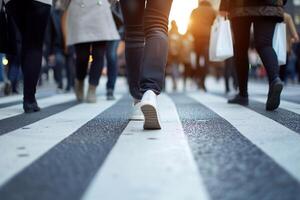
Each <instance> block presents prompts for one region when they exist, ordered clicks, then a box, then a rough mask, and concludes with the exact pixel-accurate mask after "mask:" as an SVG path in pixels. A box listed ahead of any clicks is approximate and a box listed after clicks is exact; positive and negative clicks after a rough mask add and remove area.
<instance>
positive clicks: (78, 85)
mask: <svg viewBox="0 0 300 200" xmlns="http://www.w3.org/2000/svg"><path fill="white" fill-rule="evenodd" d="M75 95H76V99H77V101H79V102H82V101H83V99H84V81H79V80H75Z"/></svg>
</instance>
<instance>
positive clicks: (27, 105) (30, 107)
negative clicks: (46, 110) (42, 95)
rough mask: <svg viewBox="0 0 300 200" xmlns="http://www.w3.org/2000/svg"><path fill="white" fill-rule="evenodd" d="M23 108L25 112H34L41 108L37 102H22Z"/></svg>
mask: <svg viewBox="0 0 300 200" xmlns="http://www.w3.org/2000/svg"><path fill="white" fill-rule="evenodd" d="M23 109H24V112H25V113H34V112H39V111H40V110H41V109H40V107H39V106H38V104H37V102H33V103H32V102H23Z"/></svg>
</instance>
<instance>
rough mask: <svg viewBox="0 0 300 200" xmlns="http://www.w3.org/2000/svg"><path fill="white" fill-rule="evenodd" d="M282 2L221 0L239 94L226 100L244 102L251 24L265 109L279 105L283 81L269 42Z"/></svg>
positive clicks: (272, 108) (247, 102)
mask: <svg viewBox="0 0 300 200" xmlns="http://www.w3.org/2000/svg"><path fill="white" fill-rule="evenodd" d="M285 3H286V1H285V2H283V0H274V1H269V0H268V1H261V0H222V1H221V10H222V11H228V12H229V14H230V18H231V21H232V28H233V33H234V40H235V61H236V65H235V66H236V71H237V77H238V82H239V94H238V95H236V96H235V97H234V98H233V99H230V100H229V101H228V103H231V104H242V105H248V104H249V100H248V73H249V61H248V49H249V38H250V28H251V25H252V24H253V26H254V38H255V47H256V50H257V52H258V53H259V55H260V57H261V59H262V62H263V64H264V66H265V68H266V70H267V74H268V78H269V86H270V88H269V94H268V100H267V103H266V110H270V111H271V110H275V109H277V108H278V107H279V104H280V95H281V91H282V89H283V83H282V82H281V80H280V78H279V64H278V59H277V55H276V52H275V51H274V49H273V46H272V41H273V35H274V30H275V26H276V24H277V23H278V22H282V21H283V14H284V9H283V6H284V4H285Z"/></svg>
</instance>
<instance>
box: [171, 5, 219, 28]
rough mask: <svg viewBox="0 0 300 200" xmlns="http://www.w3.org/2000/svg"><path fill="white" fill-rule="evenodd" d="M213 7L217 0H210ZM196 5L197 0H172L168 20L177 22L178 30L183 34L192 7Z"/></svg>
mask: <svg viewBox="0 0 300 200" xmlns="http://www.w3.org/2000/svg"><path fill="white" fill-rule="evenodd" d="M211 2H212V3H213V5H214V7H215V8H217V6H218V2H219V0H211ZM197 6H198V0H173V6H172V9H171V14H170V22H171V21H172V20H175V21H176V22H177V25H178V28H179V32H180V33H181V34H184V33H185V32H186V30H187V27H188V25H189V18H190V15H191V12H192V11H193V9H195V8H196V7H197Z"/></svg>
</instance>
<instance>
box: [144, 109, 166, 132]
mask: <svg viewBox="0 0 300 200" xmlns="http://www.w3.org/2000/svg"><path fill="white" fill-rule="evenodd" d="M141 110H142V112H143V114H144V117H145V123H144V129H145V130H160V129H161V126H160V123H159V119H158V113H157V111H156V109H155V107H153V106H152V105H143V106H142V107H141Z"/></svg>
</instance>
